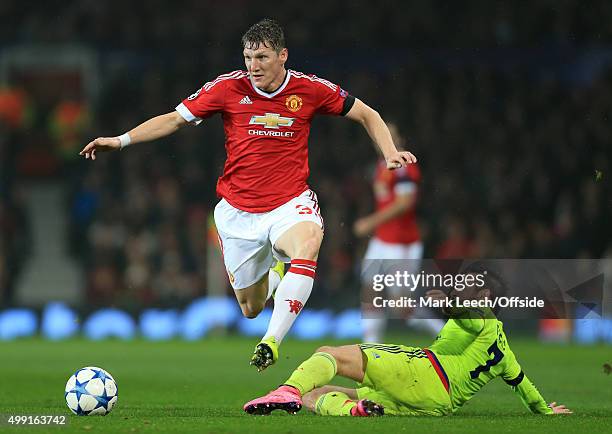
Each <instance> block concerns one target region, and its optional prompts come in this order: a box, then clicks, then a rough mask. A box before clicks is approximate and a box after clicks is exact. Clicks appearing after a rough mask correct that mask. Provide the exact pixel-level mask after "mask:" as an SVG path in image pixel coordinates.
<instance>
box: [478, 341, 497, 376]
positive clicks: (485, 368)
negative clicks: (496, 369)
mask: <svg viewBox="0 0 612 434" xmlns="http://www.w3.org/2000/svg"><path fill="white" fill-rule="evenodd" d="M487 353H489V354H490V355H492V356H493V358H492V359H489V360H487V363H485V364H484V365H480V366H478V367H476V369H474V370H473V371H470V377H471V378H472V380H475V379H476V378H478V376H479V375H480V373H481V372H489V370H490V369H491V368H492V367H493V366H495V365H497V364H498V363H499V362H501V359H503V358H504V353H502V352H501V350H500V349H499V347H498V346H497V341H495V342H493V344H492V345H491V346H490V347H489V349H488V350H487Z"/></svg>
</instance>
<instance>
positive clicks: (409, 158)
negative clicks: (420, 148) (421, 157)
mask: <svg viewBox="0 0 612 434" xmlns="http://www.w3.org/2000/svg"><path fill="white" fill-rule="evenodd" d="M385 160H387V169H390V170H393V169H399V168H400V167H405V166H407V165H408V164H411V163H416V162H417V159H416V157H415V156H414V155H413V154H412V152H408V151H402V152H395V153H394V154H391V155H389V156H387V157H386V158H385Z"/></svg>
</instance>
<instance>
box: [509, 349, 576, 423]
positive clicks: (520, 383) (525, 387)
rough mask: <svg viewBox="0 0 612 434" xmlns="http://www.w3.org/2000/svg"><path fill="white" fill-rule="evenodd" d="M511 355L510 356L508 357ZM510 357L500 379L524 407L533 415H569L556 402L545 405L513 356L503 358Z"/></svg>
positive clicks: (563, 407)
mask: <svg viewBox="0 0 612 434" xmlns="http://www.w3.org/2000/svg"><path fill="white" fill-rule="evenodd" d="M510 355H511V356H510ZM509 356H510V357H511V360H510V362H509V363H508V367H507V368H506V370H505V372H504V373H503V374H502V378H503V379H504V381H505V382H506V384H508V385H509V386H510V387H512V390H514V392H515V393H516V394H517V395H518V396H519V398H520V399H521V401H522V402H523V404H524V405H525V407H527V408H528V409H529V411H531V412H532V413H534V414H570V413H571V411H570V410H569V409H568V408H566V407H565V406H564V405H557V403H556V402H552V403H551V404H550V405H549V404H546V401H545V400H544V398H543V397H542V395H541V394H540V392H539V391H538V389H537V388H536V387H535V385H534V384H533V383H532V382H531V380H530V379H529V378H527V376H526V375H525V374H524V372H523V370H522V369H521V366H520V365H519V363H518V362H517V361H516V358H514V355H513V354H512V353H511V352H510V354H508V353H506V355H505V357H509Z"/></svg>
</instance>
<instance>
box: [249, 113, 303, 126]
mask: <svg viewBox="0 0 612 434" xmlns="http://www.w3.org/2000/svg"><path fill="white" fill-rule="evenodd" d="M294 120H295V118H285V117H283V116H281V115H279V114H278V113H266V114H265V115H264V116H253V117H251V121H250V122H249V125H263V126H264V128H274V129H279V128H280V127H290V126H291V125H293V121H294Z"/></svg>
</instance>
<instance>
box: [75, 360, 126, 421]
mask: <svg viewBox="0 0 612 434" xmlns="http://www.w3.org/2000/svg"><path fill="white" fill-rule="evenodd" d="M64 396H65V398H66V404H67V405H68V408H69V409H70V411H72V412H73V413H74V414H77V415H79V416H89V415H94V414H97V415H101V416H104V415H105V414H107V413H110V411H111V410H112V409H113V407H114V406H115V404H116V403H117V383H115V379H114V378H113V376H112V375H111V374H109V373H108V372H106V371H105V370H104V369H102V368H96V367H95V366H87V367H85V368H82V369H79V370H78V371H76V372H75V373H74V374H72V376H71V377H70V378H69V379H68V382H67V383H66V390H65V394H64Z"/></svg>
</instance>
